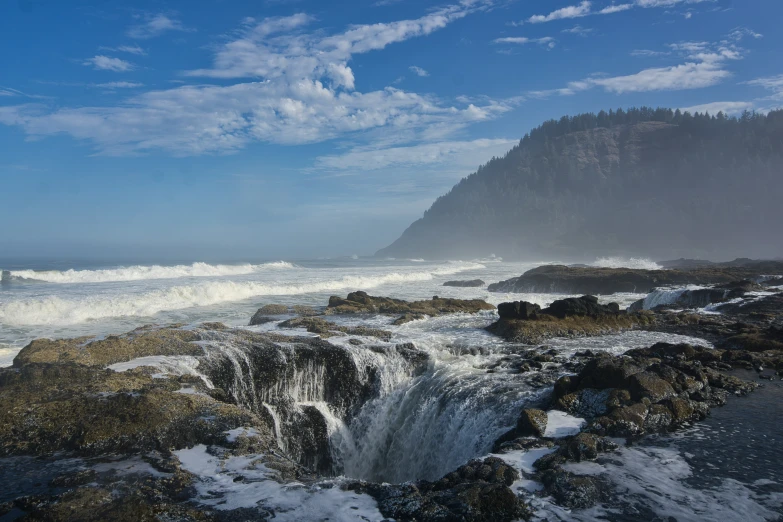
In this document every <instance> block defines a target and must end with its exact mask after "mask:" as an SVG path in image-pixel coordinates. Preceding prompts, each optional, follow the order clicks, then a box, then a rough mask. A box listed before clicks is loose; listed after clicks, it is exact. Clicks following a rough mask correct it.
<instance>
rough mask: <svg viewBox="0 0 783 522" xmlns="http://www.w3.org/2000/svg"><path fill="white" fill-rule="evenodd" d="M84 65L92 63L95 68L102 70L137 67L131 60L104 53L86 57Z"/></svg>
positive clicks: (128, 69) (121, 69)
mask: <svg viewBox="0 0 783 522" xmlns="http://www.w3.org/2000/svg"><path fill="white" fill-rule="evenodd" d="M83 65H92V66H93V67H94V68H95V69H97V70H101V71H114V72H125V71H131V70H133V69H135V66H134V65H133V64H132V63H130V62H127V61H125V60H121V59H120V58H112V57H109V56H104V55H102V54H99V55H97V56H93V57H92V58H88V59H86V60H85V61H84V63H83Z"/></svg>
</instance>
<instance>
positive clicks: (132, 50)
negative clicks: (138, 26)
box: [100, 45, 147, 56]
mask: <svg viewBox="0 0 783 522" xmlns="http://www.w3.org/2000/svg"><path fill="white" fill-rule="evenodd" d="M100 50H101V51H113V52H118V53H129V54H136V55H139V56H146V55H147V51H145V50H144V49H142V48H141V47H139V46H138V45H120V46H118V47H104V46H101V47H100Z"/></svg>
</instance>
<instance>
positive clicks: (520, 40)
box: [492, 36, 555, 45]
mask: <svg viewBox="0 0 783 522" xmlns="http://www.w3.org/2000/svg"><path fill="white" fill-rule="evenodd" d="M554 40H555V39H554V38H552V37H551V36H545V37H543V38H526V37H524V36H509V37H506V38H496V39H494V40H492V43H509V44H520V45H523V44H526V43H538V44H548V43H552V42H554Z"/></svg>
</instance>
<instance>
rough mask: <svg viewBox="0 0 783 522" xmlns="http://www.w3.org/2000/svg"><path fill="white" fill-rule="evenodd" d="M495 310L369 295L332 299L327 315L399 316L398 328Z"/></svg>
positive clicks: (477, 303) (481, 304) (473, 303)
mask: <svg viewBox="0 0 783 522" xmlns="http://www.w3.org/2000/svg"><path fill="white" fill-rule="evenodd" d="M494 309H495V307H494V306H493V305H491V304H489V303H487V302H486V301H482V300H481V299H467V300H466V299H449V298H441V297H438V296H435V297H433V298H432V299H431V300H429V301H412V302H408V301H403V300H401V299H392V298H389V297H375V296H371V295H368V294H367V293H366V292H352V293H350V294H348V297H346V298H345V299H343V298H342V297H338V296H332V297H330V298H329V306H328V307H327V309H326V313H327V314H387V315H400V317H399V318H398V319H397V320H396V321H395V324H403V323H405V322H408V321H413V320H415V319H420V318H423V317H424V316H425V315H428V316H430V317H436V316H439V315H444V314H454V313H476V312H480V311H482V310H494Z"/></svg>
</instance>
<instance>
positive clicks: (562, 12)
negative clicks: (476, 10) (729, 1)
mask: <svg viewBox="0 0 783 522" xmlns="http://www.w3.org/2000/svg"><path fill="white" fill-rule="evenodd" d="M714 1H715V0H634V1H633V2H628V3H625V4H614V3H613V4H611V5H608V6H606V7H603V8H601V9H598V10H597V11H593V9H592V6H593V4H592V2H589V1H583V2H581V3H580V4H578V5H572V6H568V7H563V8H561V9H557V10H555V11H552V12H551V13H549V14H547V15H533V16H531V17H530V18H528V20H527V21H528V22H529V23H531V24H540V23H544V22H552V21H554V20H563V19H569V18H583V17H585V16H591V15H609V14H614V13H621V12H623V11H629V10H631V9H634V8H636V7H640V8H644V9H649V8H652V7H672V6H675V5H677V4H700V3H702V2H714Z"/></svg>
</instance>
